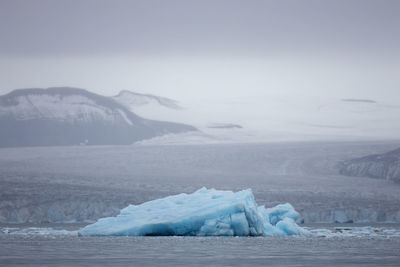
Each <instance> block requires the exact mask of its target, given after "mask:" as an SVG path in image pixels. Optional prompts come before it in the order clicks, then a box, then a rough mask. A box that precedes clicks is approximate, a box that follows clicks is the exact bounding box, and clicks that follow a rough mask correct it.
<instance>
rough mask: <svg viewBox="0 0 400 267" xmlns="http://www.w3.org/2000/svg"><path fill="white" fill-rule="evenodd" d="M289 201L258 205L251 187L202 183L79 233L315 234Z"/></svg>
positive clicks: (83, 229)
mask: <svg viewBox="0 0 400 267" xmlns="http://www.w3.org/2000/svg"><path fill="white" fill-rule="evenodd" d="M298 216H299V213H298V212H296V211H295V210H294V208H293V207H292V206H291V205H290V204H289V203H287V204H280V205H277V206H275V207H273V208H265V207H264V206H258V205H257V203H256V201H255V199H254V195H253V193H252V191H251V189H247V190H243V191H239V192H236V193H235V192H232V191H222V190H216V189H207V188H204V187H203V188H201V189H199V190H197V191H195V192H194V193H192V194H186V193H182V194H178V195H173V196H168V197H165V198H161V199H156V200H152V201H148V202H145V203H143V204H140V205H129V206H128V207H126V208H124V209H122V210H121V211H120V214H119V215H118V216H116V217H107V218H102V219H99V220H98V221H97V222H96V223H93V224H90V225H88V226H86V227H84V228H82V229H81V230H80V231H79V232H78V234H79V235H80V236H172V235H177V236H285V235H311V233H310V232H309V231H308V230H306V229H303V228H302V227H300V226H299V225H297V224H296V219H297V218H298Z"/></svg>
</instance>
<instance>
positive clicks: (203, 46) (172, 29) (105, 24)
mask: <svg viewBox="0 0 400 267" xmlns="http://www.w3.org/2000/svg"><path fill="white" fill-rule="evenodd" d="M399 14H400V1H397V0H393V1H389V0H375V1H371V0H357V1H354V0H353V1H352V0H343V1H340V0H336V1H328V0H325V1H323V0H316V1H310V0H308V1H306V0H305V1H298V0H293V1H287V0H275V1H267V0H264V1H262V0H249V1H245V0H242V1H237V0H212V1H210V0H201V1H200V0H198V1H192V0H182V1H176V0H159V1H156V0H143V1H133V0H130V1H104V0H92V1H87V0H79V1H78V0H76V1H73V0H68V1H62V0H60V1H55V0H47V1H44V0H36V1H29V0H26V1H20V0H2V1H0V38H1V39H0V92H7V91H10V90H11V89H14V88H20V87H34V86H36V87H49V86H56V85H60V86H61V85H70V86H78V87H84V88H88V89H91V90H94V91H97V92H99V93H105V94H113V93H116V92H117V91H118V90H120V89H130V90H136V91H139V92H146V93H156V94H161V95H165V96H170V97H175V98H186V97H188V98H189V97H196V95H198V94H200V91H201V92H202V94H203V95H205V96H207V95H209V96H211V94H217V95H221V96H222V95H224V94H227V93H229V94H236V95H238V96H240V95H246V94H254V95H262V94H263V93H264V92H266V91H267V92H273V93H274V92H275V93H279V92H284V93H305V94H311V95H313V94H322V95H323V94H331V95H335V94H338V97H373V98H379V97H381V98H386V99H390V98H392V97H393V96H395V95H396V94H397V92H398V90H400V88H399V85H400V78H399V76H400V75H398V73H399V71H400V63H399V62H400V53H399V52H400V15H399ZM396 96H397V95H396Z"/></svg>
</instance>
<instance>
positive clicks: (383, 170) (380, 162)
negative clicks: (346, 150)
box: [339, 148, 400, 182]
mask: <svg viewBox="0 0 400 267" xmlns="http://www.w3.org/2000/svg"><path fill="white" fill-rule="evenodd" d="M339 167H340V173H341V174H344V175H348V176H366V177H372V178H379V179H386V180H392V181H395V182H400V148H398V149H396V150H393V151H390V152H387V153H384V154H376V155H369V156H365V157H362V158H356V159H352V160H348V161H345V162H342V163H341V164H340V166H339Z"/></svg>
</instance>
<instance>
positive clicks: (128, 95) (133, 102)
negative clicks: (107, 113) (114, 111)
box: [113, 90, 182, 109]
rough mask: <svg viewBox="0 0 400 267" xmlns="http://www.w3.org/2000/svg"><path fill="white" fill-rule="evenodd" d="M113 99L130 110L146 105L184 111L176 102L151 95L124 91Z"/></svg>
mask: <svg viewBox="0 0 400 267" xmlns="http://www.w3.org/2000/svg"><path fill="white" fill-rule="evenodd" d="M113 98H114V99H115V100H116V101H117V102H119V103H120V104H122V105H124V106H125V107H127V108H128V109H130V108H132V109H134V108H136V107H141V106H145V105H153V106H161V107H165V108H170V109H182V107H181V106H180V105H179V103H178V101H176V100H173V99H170V98H166V97H161V96H156V95H150V94H139V93H135V92H131V91H127V90H122V91H121V92H119V94H118V95H116V96H114V97H113Z"/></svg>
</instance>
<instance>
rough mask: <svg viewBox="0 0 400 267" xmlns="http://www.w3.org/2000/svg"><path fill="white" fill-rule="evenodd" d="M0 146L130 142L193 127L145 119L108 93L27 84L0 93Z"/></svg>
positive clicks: (191, 129) (192, 129)
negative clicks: (101, 93) (25, 86)
mask: <svg viewBox="0 0 400 267" xmlns="http://www.w3.org/2000/svg"><path fill="white" fill-rule="evenodd" d="M0 125H2V127H1V128H2V131H0V147H7V146H36V145H76V144H81V143H82V142H83V143H87V144H95V145H103V144H107V145H112V144H131V143H134V142H136V141H140V140H144V139H148V138H152V137H155V136H160V135H163V134H167V133H181V132H185V131H194V130H196V129H195V128H194V127H193V126H190V125H185V124H179V123H172V122H165V121H155V120H149V119H144V118H142V117H140V116H138V115H136V114H135V113H133V112H132V111H130V110H129V109H128V108H127V107H126V106H124V105H122V104H121V103H119V102H118V101H116V100H115V99H113V98H112V97H106V96H102V95H99V94H95V93H92V92H89V91H87V90H85V89H81V88H74V87H50V88H46V89H43V88H25V89H17V90H14V91H12V92H10V93H8V94H5V95H2V96H0Z"/></svg>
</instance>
